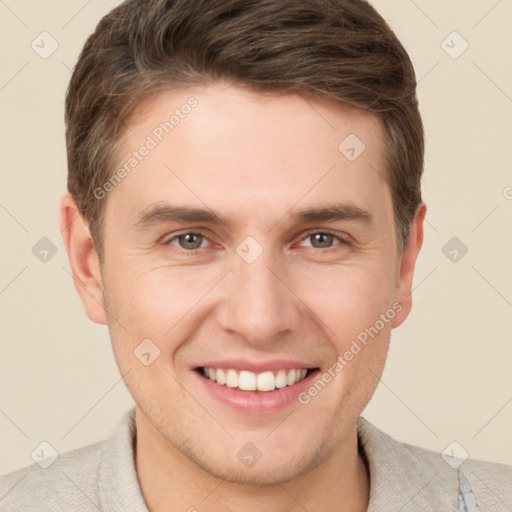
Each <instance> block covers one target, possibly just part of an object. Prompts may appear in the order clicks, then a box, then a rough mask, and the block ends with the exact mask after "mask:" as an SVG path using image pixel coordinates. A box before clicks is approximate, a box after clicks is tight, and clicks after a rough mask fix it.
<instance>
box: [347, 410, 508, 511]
mask: <svg viewBox="0 0 512 512" xmlns="http://www.w3.org/2000/svg"><path fill="white" fill-rule="evenodd" d="M357 428H358V436H359V438H360V440H361V442H362V446H363V448H364V452H365V455H366V457H367V459H368V463H369V469H370V478H371V479H373V481H372V482H371V485H372V487H373V485H374V484H375V486H376V488H373V489H372V490H373V491H375V493H377V492H378V495H379V498H380V497H382V496H388V495H390V494H394V495H395V497H396V496H397V495H398V496H403V501H404V507H405V508H404V511H405V510H408V507H410V506H413V503H414V504H415V505H414V506H426V507H427V509H429V510H431V509H432V508H429V506H430V507H432V504H433V503H435V504H436V506H438V507H440V509H442V510H457V511H458V510H459V500H460V499H466V500H468V503H469V502H470V501H471V500H473V499H474V500H475V501H476V503H477V504H478V506H479V507H480V509H481V510H497V511H498V510H509V509H510V508H509V507H510V505H511V504H512V466H509V465H506V464H500V463H496V462H487V461H482V460H477V459H471V458H465V459H462V458H456V457H454V456H453V452H445V453H440V452H436V451H433V450H428V449H425V448H422V447H419V446H415V445H411V444H408V443H403V442H400V441H398V440H396V439H394V438H393V437H391V436H390V435H388V434H386V433H384V432H383V431H381V430H379V429H378V428H377V427H375V426H374V425H372V424H371V423H370V422H369V421H367V420H366V419H364V418H359V419H358V422H357ZM459 495H461V496H463V498H459ZM406 503H407V506H405V504H406ZM429 504H430V505H429ZM412 509H414V508H412ZM412 509H411V510H412ZM369 510H370V509H369ZM469 510H471V509H469ZM475 510H478V509H475Z"/></svg>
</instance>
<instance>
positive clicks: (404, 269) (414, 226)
mask: <svg viewBox="0 0 512 512" xmlns="http://www.w3.org/2000/svg"><path fill="white" fill-rule="evenodd" d="M426 212H427V207H426V205H425V203H420V204H419V206H418V208H417V209H416V214H415V216H414V219H413V221H412V222H411V225H410V226H409V235H408V236H407V241H406V244H405V248H404V252H403V254H402V257H401V258H400V261H399V262H398V267H397V280H396V286H395V301H396V302H398V303H399V304H401V306H402V309H401V310H400V311H398V312H397V315H396V316H395V318H394V319H393V321H392V323H391V325H392V326H393V327H398V326H399V325H400V324H401V323H402V322H403V321H404V320H405V319H406V318H407V316H408V315H409V313H410V311H411V308H412V280H413V277H414V267H415V265H416V260H417V258H418V254H419V252H420V249H421V246H422V244H423V221H424V220H425V214H426Z"/></svg>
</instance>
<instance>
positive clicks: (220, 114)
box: [110, 82, 389, 222]
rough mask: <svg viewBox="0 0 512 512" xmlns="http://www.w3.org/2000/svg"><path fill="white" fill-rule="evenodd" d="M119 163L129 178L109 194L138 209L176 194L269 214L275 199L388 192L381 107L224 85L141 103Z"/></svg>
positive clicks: (371, 196) (229, 209)
mask: <svg viewBox="0 0 512 512" xmlns="http://www.w3.org/2000/svg"><path fill="white" fill-rule="evenodd" d="M142 153H144V155H142ZM121 167H123V168H124V169H125V170H126V171H127V172H125V173H123V174H124V175H125V176H126V177H123V179H122V180H119V183H118V184H116V186H115V188H114V190H113V191H112V192H111V193H110V195H111V196H112V199H114V198H115V196H122V197H123V202H124V203H125V204H126V205H127V208H128V209H130V211H131V210H133V211H132V213H133V214H135V213H136V212H135V210H138V211H139V212H140V210H141V209H142V208H147V206H148V205H150V204H153V203H157V202H161V201H165V200H172V201H173V202H174V203H176V202H180V203H181V204H191V205H195V206H201V207H205V206H206V207H208V206H211V207H212V208H214V209H215V210H218V211H222V212H224V213H225V214H226V215H228V216H229V215H233V216H237V215H238V216H240V215H241V214H242V213H245V214H248V215H253V216H254V215H256V216H261V217H262V218H263V217H265V216H266V215H267V216H268V215H270V214H271V211H270V209H269V208H275V207H276V205H278V204H280V205H281V206H282V210H283V212H284V211H286V210H289V209H290V208H292V207H293V205H294V204H299V203H300V206H301V207H308V206H314V205H315V206H316V205H317V204H318V203H321V202H329V203H332V202H333V201H338V200H340V199H341V200H343V199H350V200H351V202H354V201H352V199H354V197H356V196H357V199H358V200H359V201H360V203H361V204H360V206H361V207H364V206H365V203H366V206H367V207H370V206H372V203H375V197H376V195H377V196H382V197H384V196H386V195H389V190H387V185H386V183H385V181H384V180H383V176H384V172H385V170H384V155H383V143H382V126H381V123H380V120H379V118H378V117H377V116H376V115H375V114H372V113H369V112H366V111H363V110H361V109H357V108H353V107H350V106H348V105H344V104H340V103H338V102H334V101H332V100H328V99H321V98H319V97H315V96H313V95H298V94H286V95H282V94H276V93H274V94H261V93H258V92H254V91H250V90H247V89H243V88H240V87H238V86H236V85H233V84H229V83H225V82H213V83H212V84H210V85H208V86H206V87H205V86H200V87H195V88H190V89H183V90H168V91H164V92H161V93H159V94H156V95H154V96H153V97H151V98H149V99H147V100H146V101H145V102H144V103H142V104H141V105H140V106H139V108H138V110H137V111H136V114H135V115H134V116H133V118H132V120H131V122H130V123H129V129H128V130H127V132H126V133H125V135H124V137H123V146H122V151H121V153H120V155H119V159H118V168H121ZM281 213H282V212H281ZM275 214H279V212H278V211H277V210H276V211H275ZM245 220H247V219H245ZM244 222H245V221H244Z"/></svg>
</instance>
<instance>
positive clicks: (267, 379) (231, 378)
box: [196, 366, 318, 393]
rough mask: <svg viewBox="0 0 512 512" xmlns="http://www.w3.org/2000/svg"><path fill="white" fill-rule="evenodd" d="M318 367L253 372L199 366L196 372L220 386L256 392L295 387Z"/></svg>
mask: <svg viewBox="0 0 512 512" xmlns="http://www.w3.org/2000/svg"><path fill="white" fill-rule="evenodd" d="M317 370H318V368H291V369H288V368H282V369H279V370H266V371H263V372H259V373H256V372H251V371H248V370H235V369H233V368H227V369H226V368H212V367H205V366H199V367H198V368H196V372H197V373H199V375H201V376H202V377H204V378H205V379H209V380H211V381H213V382H214V383H216V384H218V385H219V386H225V387H227V388H232V389H236V390H239V391H249V392H256V393H269V392H272V391H275V390H280V389H283V388H288V387H293V386H294V385H295V384H298V383H299V382H301V381H303V380H304V379H306V378H307V377H308V376H309V375H311V374H312V373H314V372H316V371H317Z"/></svg>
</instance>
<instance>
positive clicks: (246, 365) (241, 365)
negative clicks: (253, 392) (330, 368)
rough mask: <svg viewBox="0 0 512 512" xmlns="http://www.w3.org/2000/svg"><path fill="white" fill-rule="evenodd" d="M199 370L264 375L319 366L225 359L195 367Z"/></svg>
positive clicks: (285, 361)
mask: <svg viewBox="0 0 512 512" xmlns="http://www.w3.org/2000/svg"><path fill="white" fill-rule="evenodd" d="M194 368H195V369H197V368H223V369H226V370H229V369H233V370H238V371H242V370H245V371H249V372H253V373H263V372H265V371H274V370H281V369H284V370H291V369H299V368H300V369H302V368H305V369H308V370H309V369H313V368H318V366H315V365H312V364H310V363H304V362H301V361H294V360H291V359H279V360H272V361H258V362H255V361H247V360H244V359H223V360H215V361H207V362H204V363H201V364H199V365H196V366H195V367H194Z"/></svg>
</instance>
